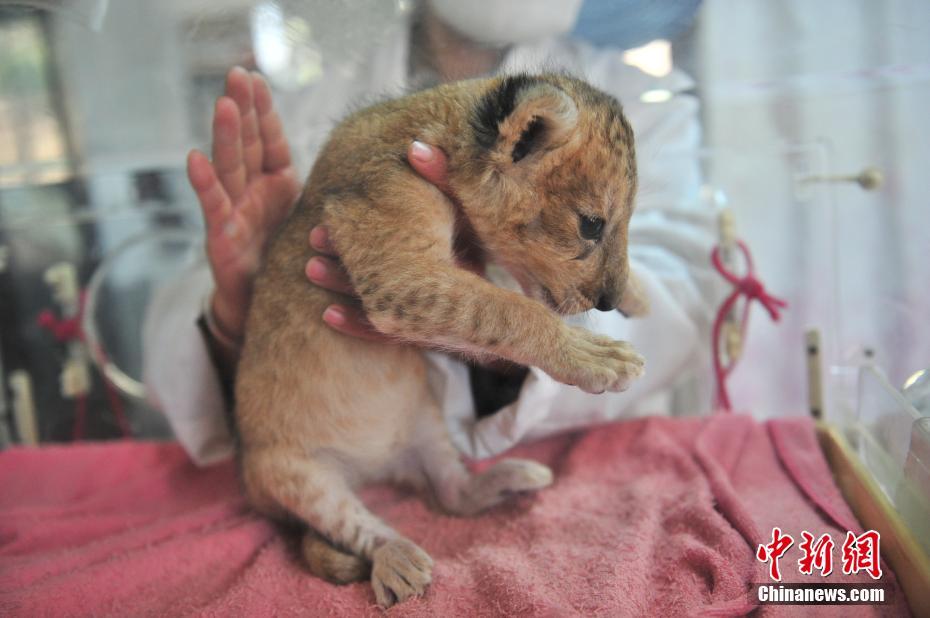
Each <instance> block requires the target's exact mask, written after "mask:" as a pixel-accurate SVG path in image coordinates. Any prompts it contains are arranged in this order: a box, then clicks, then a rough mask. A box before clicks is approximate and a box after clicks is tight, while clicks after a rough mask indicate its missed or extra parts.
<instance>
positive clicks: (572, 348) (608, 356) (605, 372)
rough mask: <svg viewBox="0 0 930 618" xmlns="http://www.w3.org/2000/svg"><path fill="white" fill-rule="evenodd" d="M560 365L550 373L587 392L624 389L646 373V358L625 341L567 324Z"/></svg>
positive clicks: (561, 380)
mask: <svg viewBox="0 0 930 618" xmlns="http://www.w3.org/2000/svg"><path fill="white" fill-rule="evenodd" d="M566 330H567V335H566V337H565V339H564V343H563V344H562V349H561V350H560V354H559V357H558V358H559V364H560V365H561V366H559V367H556V368H555V371H553V372H552V373H550V375H552V377H553V378H555V379H556V380H558V381H560V382H563V383H565V384H574V385H575V386H577V387H578V388H580V389H581V390H583V391H585V392H588V393H603V392H604V391H613V392H619V391H625V390H626V389H627V388H629V386H630V382H632V381H633V380H635V379H636V378H638V377H640V376H642V375H643V373H644V366H645V364H646V361H645V360H644V359H643V357H642V356H640V355H639V354H638V353H637V352H636V350H634V349H633V346H632V345H630V344H629V343H626V342H625V341H615V340H613V339H611V338H609V337H603V336H601V335H595V334H594V333H592V332H590V331H587V330H585V329H583V328H575V327H566Z"/></svg>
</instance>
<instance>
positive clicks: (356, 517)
mask: <svg viewBox="0 0 930 618" xmlns="http://www.w3.org/2000/svg"><path fill="white" fill-rule="evenodd" d="M243 472H244V481H245V486H246V491H247V492H248V494H249V497H250V499H251V500H252V502H253V504H255V505H256V506H257V507H258V508H260V509H262V510H265V511H270V512H274V511H277V510H279V509H282V508H283V509H284V510H286V511H287V512H289V513H291V514H293V515H295V516H297V517H299V518H300V519H302V520H303V521H304V522H306V523H307V524H309V525H310V526H311V527H312V528H313V529H314V530H315V531H317V532H319V533H320V534H321V535H322V536H323V537H325V539H327V540H329V541H331V542H332V543H333V544H334V545H335V546H336V547H338V548H342V549H345V550H346V551H347V552H348V554H346V553H345V552H342V553H343V554H344V556H343V560H344V561H348V562H352V561H351V555H352V554H354V555H357V556H361V557H363V558H365V559H367V560H369V561H370V562H371V584H372V587H373V588H374V591H375V598H376V599H377V601H378V604H379V605H381V606H382V607H389V606H391V605H393V604H394V603H398V602H401V601H404V600H406V599H408V598H410V597H412V596H416V595H419V594H422V593H423V592H424V591H425V590H426V587H427V586H428V585H429V583H430V579H431V574H432V567H433V561H432V559H431V558H430V557H429V556H428V555H427V554H426V552H424V551H423V550H422V549H420V548H419V547H417V546H416V545H415V544H414V543H413V542H411V541H409V540H408V539H405V538H403V537H402V536H400V534H398V533H397V532H396V531H395V530H393V529H392V528H391V527H390V526H388V525H387V524H385V523H384V522H383V521H381V520H380V519H378V518H377V517H376V516H374V515H373V514H372V513H371V512H370V511H369V510H368V509H367V508H365V505H364V504H362V502H361V501H360V500H359V499H358V497H357V496H356V495H355V493H354V492H353V491H352V488H351V487H350V486H349V484H348V483H347V482H346V479H345V477H344V475H343V474H342V473H341V471H340V469H339V467H338V466H337V465H336V464H335V463H334V462H331V461H329V460H327V459H324V458H313V457H308V456H306V455H305V454H301V453H296V452H286V451H282V450H280V449H277V450H275V449H266V450H264V451H259V452H254V451H247V452H246V454H245V458H244V459H243ZM304 543H305V549H306V550H307V551H308V552H309V553H311V556H308V561H309V562H310V564H311V566H312V565H313V559H314V556H313V555H312V554H313V552H320V551H323V552H325V548H323V547H321V546H320V545H319V544H317V543H315V539H314V538H313V537H312V536H310V537H307V538H305V541H304ZM317 557H318V558H319V559H321V560H327V561H329V562H332V561H333V560H334V558H333V556H332V554H331V553H326V554H319V555H318V556H317ZM335 560H336V561H337V562H338V561H339V559H338V558H335ZM321 566H322V567H325V566H327V565H321ZM348 568H349V572H348V573H347V576H351V575H352V574H353V573H352V572H351V571H352V570H353V569H357V568H358V567H357V564H354V563H352V564H349V565H348ZM330 579H337V577H336V576H335V574H330Z"/></svg>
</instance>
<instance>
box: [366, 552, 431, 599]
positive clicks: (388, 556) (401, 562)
mask: <svg viewBox="0 0 930 618" xmlns="http://www.w3.org/2000/svg"><path fill="white" fill-rule="evenodd" d="M432 573H433V559H432V558H430V557H429V555H428V554H427V553H426V552H425V551H423V550H422V549H420V548H419V547H417V546H416V545H415V544H414V543H412V542H411V541H408V540H407V539H394V540H391V541H388V542H387V543H385V544H384V545H382V546H381V547H379V548H378V549H376V550H375V552H374V554H373V555H372V558H371V586H372V588H374V590H375V599H376V600H377V601H378V605H380V606H381V607H384V608H388V607H390V606H392V605H394V604H395V603H402V602H403V601H406V600H407V599H409V598H410V597H414V596H418V595H421V594H423V593H424V592H425V591H426V587H427V586H429V583H430V581H431V579H432Z"/></svg>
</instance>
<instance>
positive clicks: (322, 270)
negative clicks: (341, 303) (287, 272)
mask: <svg viewBox="0 0 930 618" xmlns="http://www.w3.org/2000/svg"><path fill="white" fill-rule="evenodd" d="M304 270H305V272H306V273H307V278H308V279H310V281H312V282H313V283H315V284H317V285H318V286H320V287H321V288H325V289H327V290H330V291H331V292H339V293H340V294H348V295H349V296H357V294H356V293H355V288H353V287H352V281H351V280H350V279H349V275H348V273H346V271H345V269H343V268H342V266H340V265H339V264H337V263H336V262H334V261H333V260H330V259H328V258H324V257H319V256H315V257H312V258H310V260H309V261H308V262H307V267H306V268H305V269H304Z"/></svg>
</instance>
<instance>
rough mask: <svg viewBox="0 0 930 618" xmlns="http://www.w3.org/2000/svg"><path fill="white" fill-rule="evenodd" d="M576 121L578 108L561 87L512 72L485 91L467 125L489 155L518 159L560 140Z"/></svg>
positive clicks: (555, 143) (505, 158) (561, 140)
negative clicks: (469, 123) (469, 125)
mask: <svg viewBox="0 0 930 618" xmlns="http://www.w3.org/2000/svg"><path fill="white" fill-rule="evenodd" d="M577 122H578V108H577V106H576V105H575V102H574V101H573V100H572V98H571V97H570V96H568V94H567V93H565V91H563V90H562V89H560V88H559V87H557V86H554V85H553V84H551V83H549V82H547V81H544V80H542V79H540V78H538V77H532V76H529V75H513V76H509V77H504V78H502V79H501V81H500V82H499V83H498V84H496V85H494V86H492V87H491V89H490V90H489V91H488V92H487V93H485V95H484V96H483V97H482V98H481V100H480V102H479V103H478V106H477V108H476V109H475V112H474V114H473V115H472V119H471V126H472V129H473V130H474V131H475V138H476V141H477V142H478V145H479V146H480V147H481V148H482V149H484V150H486V151H488V153H489V154H490V155H491V157H492V159H495V160H497V161H499V162H508V163H519V162H520V161H522V160H524V159H527V158H529V157H531V156H532V155H533V154H536V153H539V152H544V151H548V150H554V149H556V148H558V147H559V146H561V145H562V144H564V143H565V142H566V141H567V140H568V138H569V137H570V136H571V134H572V131H573V130H574V128H575V125H576V124H577Z"/></svg>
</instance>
